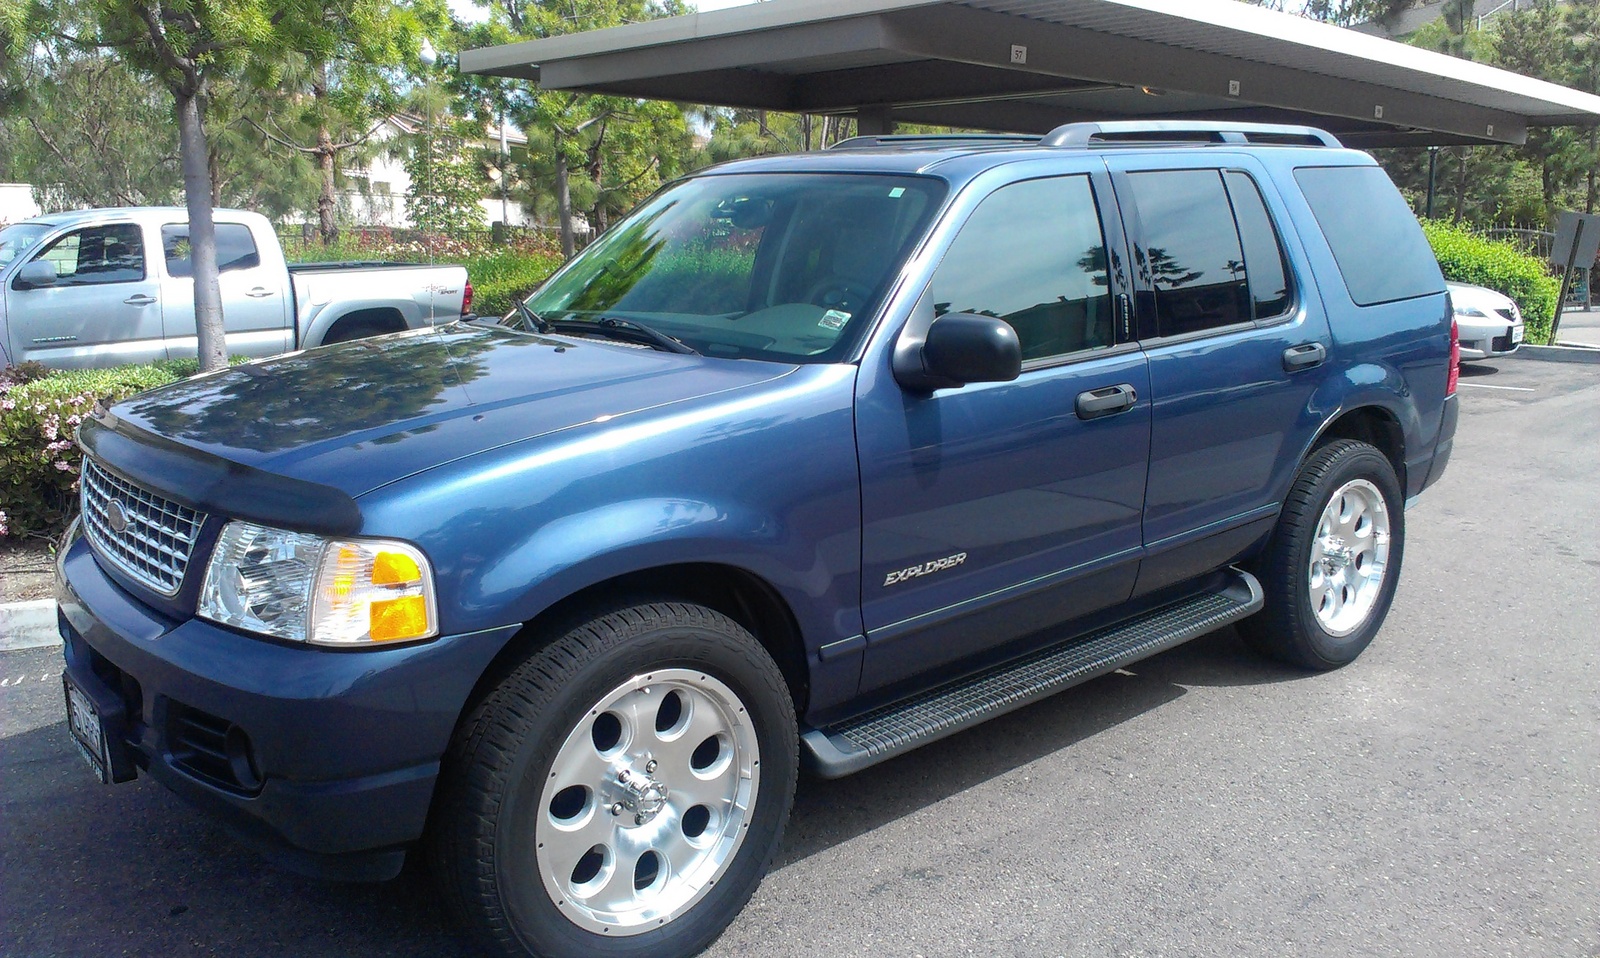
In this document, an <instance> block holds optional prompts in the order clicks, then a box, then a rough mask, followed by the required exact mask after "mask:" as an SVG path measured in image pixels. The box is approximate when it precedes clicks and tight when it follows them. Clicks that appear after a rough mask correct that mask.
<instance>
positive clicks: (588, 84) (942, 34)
mask: <svg viewBox="0 0 1600 958" xmlns="http://www.w3.org/2000/svg"><path fill="white" fill-rule="evenodd" d="M461 69H462V70H463V71H464V72H468V73H480V74H492V75H497V76H506V77H519V78H523V79H528V80H532V81H534V82H536V83H537V84H538V85H539V86H540V87H541V88H542V89H547V90H570V91H576V92H584V93H604V94H613V95H618V96H626V97H638V98H646V99H656V100H673V101H678V102H682V103H695V104H706V105H713V106H727V107H741V108H747V109H765V110H781V111H791V112H804V113H819V114H833V115H849V116H854V117H856V118H857V119H858V121H859V130H860V132H862V133H869V134H870V133H889V132H893V130H894V125H895V124H896V123H899V122H909V123H928V124H937V125H941V126H952V127H959V128H963V129H977V130H991V131H1004V132H1015V133H1044V132H1047V131H1049V130H1051V129H1053V128H1055V127H1056V126H1059V125H1061V124H1064V123H1072V122H1079V121H1094V120H1107V119H1139V118H1154V117H1163V118H1172V119H1189V120H1220V121H1236V122H1237V121H1243V122H1265V123H1290V124H1307V125H1312V126H1320V127H1322V128H1323V129H1327V130H1329V131H1331V132H1333V133H1335V134H1336V135H1338V136H1339V137H1340V138H1341V139H1342V140H1344V141H1345V142H1347V143H1350V144H1352V145H1356V146H1363V147H1376V146H1421V145H1440V144H1471V143H1522V142H1524V141H1525V140H1526V139H1527V134H1528V129H1529V128H1530V127H1540V126H1565V125H1586V126H1587V125H1596V124H1600V97H1596V96H1593V95H1591V94H1587V93H1581V92H1579V91H1576V90H1572V89H1568V88H1566V87H1563V86H1559V85H1556V84H1553V83H1547V82H1544V81H1542V80H1535V79H1532V78H1530V77H1525V76H1522V75H1520V74H1517V73H1512V72H1509V71H1506V70H1500V69H1497V68H1494V67H1489V66H1485V65H1483V64H1481V63H1474V62H1472V61H1469V60H1463V59H1459V58H1456V57H1451V56H1446V55H1444V54H1439V53H1433V52H1431V51H1428V50H1422V49H1419V48H1417V47H1412V46H1407V45H1405V44H1402V43H1396V42H1394V41H1391V40H1385V39H1382V38H1379V37H1373V36H1368V35H1365V34H1361V33H1356V32H1354V31H1351V30H1345V29H1342V28H1339V27H1335V26H1330V25H1328V24H1323V23H1316V22H1313V21H1311V20H1307V19H1305V18H1302V17H1297V16H1293V15H1290V14H1286V13H1278V12H1274V11H1271V10H1267V9H1264V8H1261V7H1257V6H1253V5H1250V4H1247V3H1241V2H1238V0H961V2H957V0H769V2H766V3H756V4H751V5H748V6H744V7H734V8H730V9H726V10H718V11H714V12H709V13H695V14H689V15H686V16H678V17H669V18H666V19H662V20H652V21H648V22H643V23H634V24H628V25H626V26H620V27H613V28H610V29H606V30H595V31H590V32H586V33H576V34H570V35H566V36H558V37H551V38H549V39H543V40H530V41H526V42H523V43H513V44H508V45H505V46H498V47H488V48H484V49H479V50H468V51H465V52H463V53H462V54H461Z"/></svg>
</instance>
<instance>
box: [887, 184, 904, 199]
mask: <svg viewBox="0 0 1600 958" xmlns="http://www.w3.org/2000/svg"><path fill="white" fill-rule="evenodd" d="M905 195H906V188H905V187H903V186H897V187H895V188H894V189H892V190H890V191H889V199H891V200H897V199H899V198H900V197H902V196H905Z"/></svg>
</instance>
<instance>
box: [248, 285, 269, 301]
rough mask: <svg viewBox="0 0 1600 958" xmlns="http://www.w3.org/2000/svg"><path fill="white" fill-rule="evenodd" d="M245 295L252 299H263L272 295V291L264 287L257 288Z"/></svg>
mask: <svg viewBox="0 0 1600 958" xmlns="http://www.w3.org/2000/svg"><path fill="white" fill-rule="evenodd" d="M245 295H246V296H249V297H250V298H252V299H265V298H266V297H268V296H271V295H272V290H270V289H267V288H266V287H265V286H257V287H256V288H255V289H252V290H250V291H249V292H248V293H245Z"/></svg>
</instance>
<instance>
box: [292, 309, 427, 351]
mask: <svg viewBox="0 0 1600 958" xmlns="http://www.w3.org/2000/svg"><path fill="white" fill-rule="evenodd" d="M361 325H371V326H374V327H377V328H378V329H380V331H381V332H384V333H398V332H403V331H404V330H407V329H409V328H411V327H410V324H409V322H408V321H407V318H406V314H405V312H404V311H403V310H401V308H400V307H399V306H365V307H362V308H360V309H352V310H349V311H347V312H343V313H339V314H337V315H333V316H319V317H317V322H316V326H317V327H318V328H319V329H314V330H313V331H312V333H311V334H310V335H308V336H307V337H306V345H308V346H311V345H316V346H321V345H323V344H324V343H330V342H334V341H335V340H336V338H337V336H338V334H339V333H340V332H341V331H343V330H347V329H349V328H351V327H354V326H361Z"/></svg>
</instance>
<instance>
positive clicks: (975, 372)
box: [894, 313, 1022, 392]
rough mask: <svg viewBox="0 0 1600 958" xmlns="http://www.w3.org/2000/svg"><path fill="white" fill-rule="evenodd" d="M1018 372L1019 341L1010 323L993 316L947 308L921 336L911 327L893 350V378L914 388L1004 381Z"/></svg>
mask: <svg viewBox="0 0 1600 958" xmlns="http://www.w3.org/2000/svg"><path fill="white" fill-rule="evenodd" d="M1021 374H1022V343H1021V341H1020V340H1018V339H1017V331H1016V330H1015V329H1012V328H1011V324H1010V323H1007V322H1006V321H1005V320H1003V319H998V318H996V317H994V316H980V315H978V314H976V313H947V314H945V315H943V316H940V317H938V318H936V319H934V320H933V322H932V323H930V324H929V325H928V331H927V333H926V334H925V335H924V336H922V337H921V341H920V342H919V341H918V338H917V337H916V336H915V334H914V333H912V332H911V330H910V329H908V330H906V332H904V333H902V335H901V341H900V342H899V343H898V344H897V345H896V347H895V351H894V378H895V380H896V381H897V382H899V383H900V385H901V386H904V387H905V388H906V389H910V390H913V391H916V392H932V391H933V390H935V389H949V388H952V387H956V386H965V385H967V384H969V383H1006V382H1010V381H1011V380H1013V379H1016V378H1017V377H1018V376H1020V375H1021Z"/></svg>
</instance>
